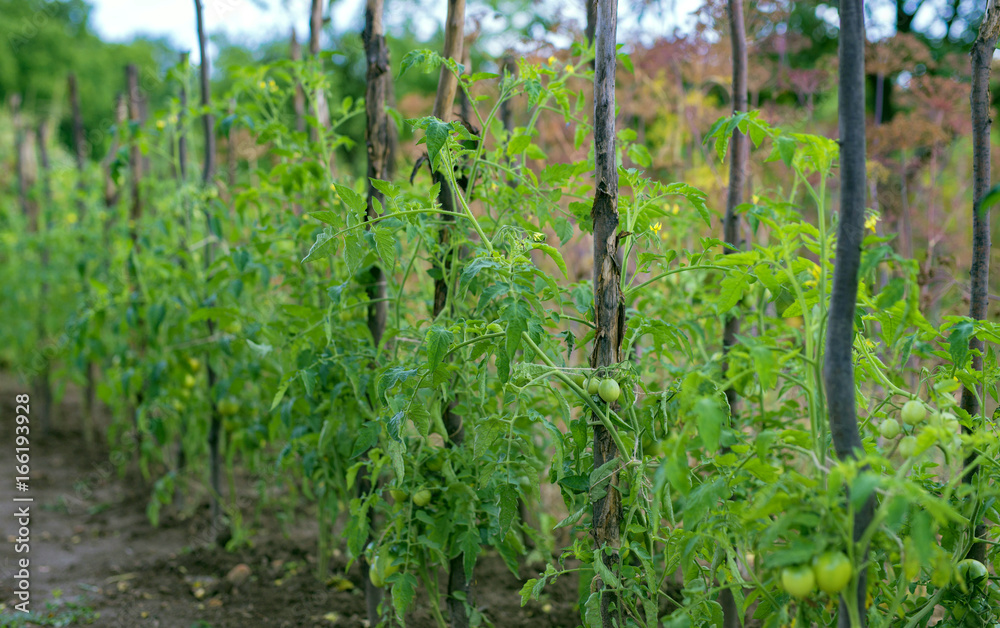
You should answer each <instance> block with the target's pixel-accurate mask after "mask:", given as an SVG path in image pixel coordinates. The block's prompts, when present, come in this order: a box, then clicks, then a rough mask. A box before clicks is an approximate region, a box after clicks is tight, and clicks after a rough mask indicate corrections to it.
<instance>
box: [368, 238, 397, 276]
mask: <svg viewBox="0 0 1000 628" xmlns="http://www.w3.org/2000/svg"><path fill="white" fill-rule="evenodd" d="M372 237H373V238H374V239H375V250H376V251H377V252H378V256H379V257H381V258H382V262H383V263H385V269H386V271H387V272H392V269H393V267H394V266H395V265H396V237H395V236H394V235H393V234H392V231H389V230H388V229H386V228H384V227H375V228H374V229H372Z"/></svg>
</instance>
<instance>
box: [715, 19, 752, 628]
mask: <svg viewBox="0 0 1000 628" xmlns="http://www.w3.org/2000/svg"><path fill="white" fill-rule="evenodd" d="M726 12H727V14H728V16H729V38H730V40H731V41H732V56H733V88H732V93H733V113H734V114H737V113H743V112H745V111H746V110H747V35H746V29H745V27H744V25H743V0H728V1H727V3H726ZM729 149H730V153H729V193H728V195H727V197H726V216H725V218H724V221H723V238H724V239H725V241H726V244H729V245H730V246H731V247H732V248H727V249H726V254H729V253H734V252H736V250H739V249H741V248H743V247H742V244H741V242H740V217H739V214H737V213H736V208H737V207H738V206H739V205H740V204H741V203H743V190H744V188H745V186H746V179H747V158H748V152H749V146H748V145H747V138H746V135H744V134H743V133H741V132H740V130H739V129H733V136H732V140H731V141H730V143H729ZM739 332H740V319H739V318H738V317H736V316H726V317H725V329H724V330H723V334H722V352H723V356H724V359H723V361H722V374H723V377H725V376H726V373H727V372H728V371H729V350H730V349H731V348H732V346H733V345H734V344H736V334H738V333H739ZM726 401H728V402H729V413H730V416H731V417H732V418H733V419H735V418H736V417H738V416H739V395H737V394H736V388H735V387H733V386H730V387H729V388H726ZM719 603H720V604H721V605H722V616H723V626H724V628H740V626H741V625H742V622H741V621H740V610H739V607H738V606H737V604H736V599H735V597H734V596H733V592H732V591H731V590H730V589H722V591H721V592H720V594H719Z"/></svg>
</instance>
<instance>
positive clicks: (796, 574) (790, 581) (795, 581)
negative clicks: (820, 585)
mask: <svg viewBox="0 0 1000 628" xmlns="http://www.w3.org/2000/svg"><path fill="white" fill-rule="evenodd" d="M781 586H782V587H784V588H785V591H788V594H789V595H791V596H792V597H797V598H799V599H801V598H804V597H808V596H809V595H811V594H812V592H813V590H815V589H816V576H815V575H814V574H813V570H812V569H810V568H809V566H808V565H799V566H797V567H785V568H784V569H782V570H781Z"/></svg>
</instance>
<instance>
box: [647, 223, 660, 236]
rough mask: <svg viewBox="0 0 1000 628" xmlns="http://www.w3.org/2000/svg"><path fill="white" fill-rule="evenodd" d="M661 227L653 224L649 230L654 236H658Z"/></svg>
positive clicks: (658, 224)
mask: <svg viewBox="0 0 1000 628" xmlns="http://www.w3.org/2000/svg"><path fill="white" fill-rule="evenodd" d="M662 227H663V225H661V224H660V223H659V222H654V223H653V224H652V225H650V227H649V230H650V231H652V232H653V234H654V235H660V229H661V228H662Z"/></svg>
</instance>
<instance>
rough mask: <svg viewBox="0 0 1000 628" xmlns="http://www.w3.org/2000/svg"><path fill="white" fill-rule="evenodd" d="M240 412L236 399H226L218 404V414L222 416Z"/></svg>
mask: <svg viewBox="0 0 1000 628" xmlns="http://www.w3.org/2000/svg"><path fill="white" fill-rule="evenodd" d="M239 411H240V402H239V401H237V399H236V397H226V398H225V399H223V400H222V401H220V402H219V413H220V414H221V415H222V416H233V415H235V414H236V413H237V412H239Z"/></svg>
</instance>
